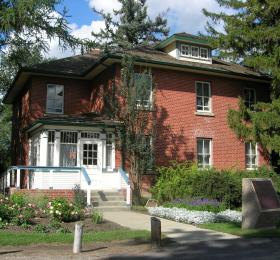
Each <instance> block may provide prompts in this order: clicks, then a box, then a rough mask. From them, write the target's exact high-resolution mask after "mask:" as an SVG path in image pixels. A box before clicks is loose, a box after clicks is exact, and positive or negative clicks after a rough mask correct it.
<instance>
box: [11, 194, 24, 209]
mask: <svg viewBox="0 0 280 260" xmlns="http://www.w3.org/2000/svg"><path fill="white" fill-rule="evenodd" d="M10 201H11V202H12V204H16V205H18V206H20V207H23V206H25V205H26V204H27V197H26V196H25V195H24V194H21V193H18V192H16V193H14V194H12V195H11V197H10Z"/></svg>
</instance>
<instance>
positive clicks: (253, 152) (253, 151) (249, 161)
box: [245, 142, 258, 170]
mask: <svg viewBox="0 0 280 260" xmlns="http://www.w3.org/2000/svg"><path fill="white" fill-rule="evenodd" d="M257 155H258V149H257V145H256V144H254V143H252V142H249V143H245V157H246V169H248V170H252V169H255V168H257V167H258V156H257Z"/></svg>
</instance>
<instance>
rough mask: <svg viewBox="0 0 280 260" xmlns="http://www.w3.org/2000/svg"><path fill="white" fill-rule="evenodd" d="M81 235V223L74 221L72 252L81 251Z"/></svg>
mask: <svg viewBox="0 0 280 260" xmlns="http://www.w3.org/2000/svg"><path fill="white" fill-rule="evenodd" d="M82 237H83V224H82V223H76V225H75V234H74V244H73V253H74V254H78V253H81V250H82Z"/></svg>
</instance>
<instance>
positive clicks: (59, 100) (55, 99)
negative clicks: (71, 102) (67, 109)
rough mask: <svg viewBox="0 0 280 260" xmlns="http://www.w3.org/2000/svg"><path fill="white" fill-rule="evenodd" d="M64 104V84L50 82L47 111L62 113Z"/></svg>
mask: <svg viewBox="0 0 280 260" xmlns="http://www.w3.org/2000/svg"><path fill="white" fill-rule="evenodd" d="M63 106H64V86H62V85H54V84H48V86H47V113H54V114H62V113H63Z"/></svg>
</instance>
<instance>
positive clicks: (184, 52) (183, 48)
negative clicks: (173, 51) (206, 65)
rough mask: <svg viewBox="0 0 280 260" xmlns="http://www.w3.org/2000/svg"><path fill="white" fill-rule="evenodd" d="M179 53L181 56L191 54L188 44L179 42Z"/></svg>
mask: <svg viewBox="0 0 280 260" xmlns="http://www.w3.org/2000/svg"><path fill="white" fill-rule="evenodd" d="M181 55H182V56H190V55H191V52H190V46H189V45H185V44H181Z"/></svg>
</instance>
